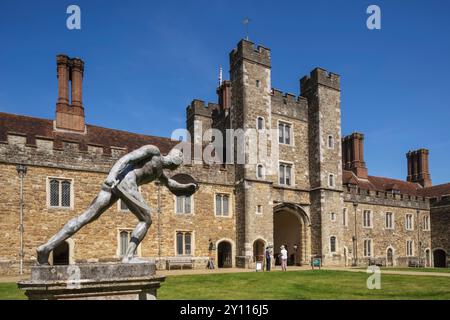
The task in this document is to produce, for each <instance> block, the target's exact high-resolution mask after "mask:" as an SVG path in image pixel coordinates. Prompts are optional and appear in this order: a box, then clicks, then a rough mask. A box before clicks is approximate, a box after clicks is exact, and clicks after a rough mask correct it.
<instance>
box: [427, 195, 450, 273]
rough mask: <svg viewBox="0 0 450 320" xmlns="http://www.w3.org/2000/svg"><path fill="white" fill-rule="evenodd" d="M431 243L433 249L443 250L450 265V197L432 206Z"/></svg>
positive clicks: (435, 202)
mask: <svg viewBox="0 0 450 320" xmlns="http://www.w3.org/2000/svg"><path fill="white" fill-rule="evenodd" d="M430 216H431V243H432V247H433V249H443V250H444V251H445V252H446V253H447V266H449V265H450V197H449V196H446V197H442V198H441V199H439V201H437V200H436V201H433V202H432V204H431V213H430Z"/></svg>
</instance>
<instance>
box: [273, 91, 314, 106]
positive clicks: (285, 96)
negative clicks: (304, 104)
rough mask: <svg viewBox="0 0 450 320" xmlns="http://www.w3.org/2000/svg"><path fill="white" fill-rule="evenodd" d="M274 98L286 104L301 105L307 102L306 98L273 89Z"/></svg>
mask: <svg viewBox="0 0 450 320" xmlns="http://www.w3.org/2000/svg"><path fill="white" fill-rule="evenodd" d="M272 98H274V99H277V100H282V101H283V103H284V104H291V103H299V102H301V101H307V99H306V98H305V97H302V96H296V95H295V94H292V93H289V92H283V91H281V90H278V89H275V88H272Z"/></svg>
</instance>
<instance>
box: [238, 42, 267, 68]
mask: <svg viewBox="0 0 450 320" xmlns="http://www.w3.org/2000/svg"><path fill="white" fill-rule="evenodd" d="M241 60H247V61H250V62H253V63H257V64H260V65H263V66H265V67H268V68H270V65H271V63H270V49H268V48H265V47H263V46H256V47H255V44H254V43H253V42H251V41H248V40H241V41H240V42H239V43H238V45H237V48H234V49H233V50H232V51H231V52H230V68H231V69H233V66H234V65H235V64H237V63H239V62H240V61H241Z"/></svg>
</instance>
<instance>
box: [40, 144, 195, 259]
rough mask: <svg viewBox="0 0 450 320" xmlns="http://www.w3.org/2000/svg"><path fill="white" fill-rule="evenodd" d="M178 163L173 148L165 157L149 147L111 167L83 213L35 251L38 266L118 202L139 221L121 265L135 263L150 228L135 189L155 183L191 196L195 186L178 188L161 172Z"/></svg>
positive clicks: (178, 154)
mask: <svg viewBox="0 0 450 320" xmlns="http://www.w3.org/2000/svg"><path fill="white" fill-rule="evenodd" d="M182 162H183V153H182V152H181V151H180V150H178V149H176V148H173V149H172V150H171V151H170V152H169V154H168V155H166V156H163V155H161V153H160V151H159V149H158V148H157V147H155V146H153V145H146V146H143V147H141V148H139V149H137V150H134V151H132V152H130V153H128V154H126V155H125V156H123V157H122V158H120V159H119V160H118V161H117V162H116V163H115V164H114V166H113V167H112V169H111V171H110V172H109V174H108V177H107V178H106V180H105V182H104V183H103V185H102V187H101V190H100V192H99V194H98V195H97V197H95V199H94V200H93V201H92V202H91V204H90V205H89V207H88V208H87V209H86V211H85V212H84V213H83V214H81V215H80V216H78V217H76V218H73V219H71V220H70V221H69V222H68V223H67V224H66V225H65V226H64V227H63V228H62V229H61V230H60V231H59V232H58V233H57V234H56V235H54V236H53V237H52V238H51V239H50V240H49V241H48V242H47V243H46V244H44V245H42V246H40V247H39V248H38V249H37V261H38V263H39V264H48V258H49V255H50V252H51V251H52V250H54V249H55V248H56V247H57V246H58V245H60V244H61V243H62V242H64V241H65V240H66V239H68V238H70V237H71V236H73V235H74V234H75V233H77V232H78V231H79V230H80V229H81V228H82V227H83V226H85V225H86V224H88V223H91V222H92V221H95V220H96V219H98V218H99V217H100V215H101V214H102V213H103V212H105V211H106V210H107V209H108V208H109V207H111V206H112V205H113V204H114V203H115V202H117V200H118V199H121V200H122V201H123V202H124V203H125V204H126V205H127V207H128V209H129V210H130V211H131V212H132V213H133V214H134V215H135V216H136V217H137V218H138V220H139V222H138V224H137V225H136V228H135V229H134V231H133V233H132V234H131V240H130V244H129V246H128V248H127V251H126V253H125V256H124V257H123V259H122V262H124V263H133V262H139V260H138V259H136V258H134V253H135V251H136V248H137V247H138V245H139V243H141V241H142V240H143V239H144V237H145V235H146V233H147V231H148V229H149V228H150V225H151V224H152V218H151V214H150V208H149V206H148V205H147V204H146V203H145V200H144V198H143V197H142V195H141V193H140V192H139V186H140V185H143V184H146V183H149V182H152V181H155V180H158V181H160V182H161V184H163V185H165V186H166V187H167V188H168V189H169V190H170V191H171V192H172V193H174V194H176V195H186V196H188V195H192V194H193V193H195V192H196V191H197V190H198V185H197V183H187V184H182V183H179V182H177V181H175V180H173V179H170V178H169V177H168V176H167V175H166V174H165V172H164V169H168V170H175V169H176V168H178V167H179V166H180V165H181V163H182Z"/></svg>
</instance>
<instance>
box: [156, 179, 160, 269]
mask: <svg viewBox="0 0 450 320" xmlns="http://www.w3.org/2000/svg"><path fill="white" fill-rule="evenodd" d="M156 186H157V188H158V210H157V211H158V264H161V183H160V182H159V181H157V182H156Z"/></svg>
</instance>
